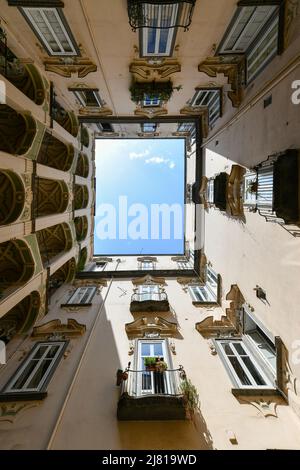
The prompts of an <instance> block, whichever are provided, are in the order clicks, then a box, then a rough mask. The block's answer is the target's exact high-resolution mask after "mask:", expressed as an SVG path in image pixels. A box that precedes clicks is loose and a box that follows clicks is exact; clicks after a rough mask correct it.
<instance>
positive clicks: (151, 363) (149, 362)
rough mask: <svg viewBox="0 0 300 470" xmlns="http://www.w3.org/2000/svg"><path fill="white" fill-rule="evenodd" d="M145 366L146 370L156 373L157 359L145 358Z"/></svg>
mask: <svg viewBox="0 0 300 470" xmlns="http://www.w3.org/2000/svg"><path fill="white" fill-rule="evenodd" d="M144 364H145V367H146V370H152V371H154V370H155V365H156V357H145V359H144Z"/></svg>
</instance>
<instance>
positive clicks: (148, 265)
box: [140, 261, 154, 270]
mask: <svg viewBox="0 0 300 470" xmlns="http://www.w3.org/2000/svg"><path fill="white" fill-rule="evenodd" d="M140 269H142V270H148V269H154V263H153V261H142V262H141V263H140Z"/></svg>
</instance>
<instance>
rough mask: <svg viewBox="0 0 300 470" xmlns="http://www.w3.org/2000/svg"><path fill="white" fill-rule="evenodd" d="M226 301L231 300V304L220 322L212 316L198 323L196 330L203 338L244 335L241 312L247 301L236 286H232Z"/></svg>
mask: <svg viewBox="0 0 300 470" xmlns="http://www.w3.org/2000/svg"><path fill="white" fill-rule="evenodd" d="M226 300H231V303H230V306H229V308H227V309H226V315H223V316H222V317H221V319H220V320H215V319H214V317H213V316H210V317H207V318H205V320H203V321H201V322H199V323H196V330H197V331H199V333H200V334H201V335H202V336H203V337H205V338H210V337H214V336H224V335H225V336H230V335H240V334H241V333H242V326H241V323H240V316H239V311H240V309H241V308H242V305H243V304H244V302H245V300H244V297H243V295H242V294H241V291H240V289H239V287H238V286H237V285H236V284H233V285H232V286H231V289H230V291H229V292H228V294H227V296H226Z"/></svg>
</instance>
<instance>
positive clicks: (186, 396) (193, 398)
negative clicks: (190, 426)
mask: <svg viewBox="0 0 300 470" xmlns="http://www.w3.org/2000/svg"><path fill="white" fill-rule="evenodd" d="M180 390H181V393H182V395H183V400H184V403H185V408H186V412H187V415H188V417H189V418H190V419H192V420H193V418H194V415H195V413H196V412H197V410H198V409H199V403H200V400H199V395H198V392H197V389H196V387H195V386H194V385H193V384H192V382H191V381H190V380H188V379H187V378H185V379H184V380H183V381H182V382H181V384H180Z"/></svg>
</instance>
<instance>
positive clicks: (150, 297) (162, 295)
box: [130, 291, 170, 313]
mask: <svg viewBox="0 0 300 470" xmlns="http://www.w3.org/2000/svg"><path fill="white" fill-rule="evenodd" d="M169 310H170V305H169V301H168V296H167V294H166V292H163V291H162V292H152V293H144V292H135V293H134V294H133V295H132V297H131V303H130V311H131V313H134V312H168V311H169Z"/></svg>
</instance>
